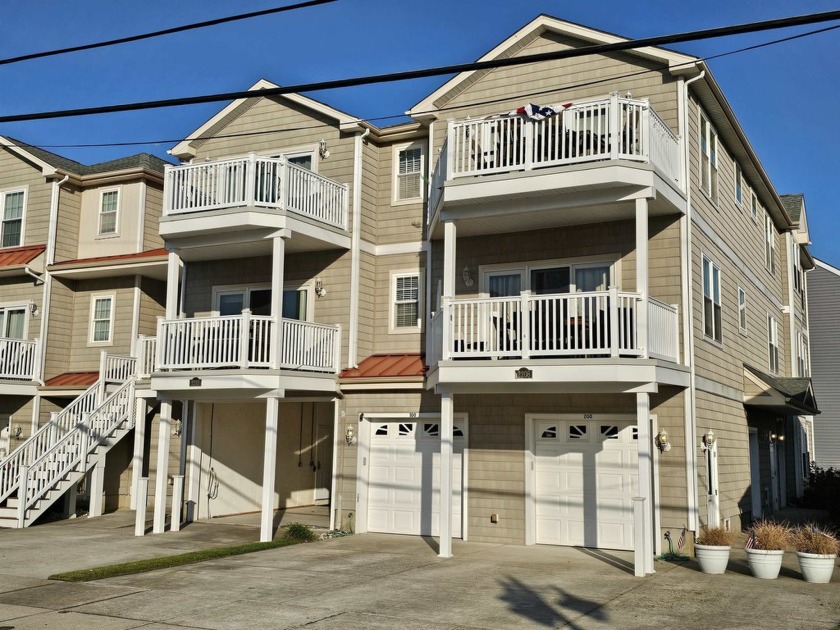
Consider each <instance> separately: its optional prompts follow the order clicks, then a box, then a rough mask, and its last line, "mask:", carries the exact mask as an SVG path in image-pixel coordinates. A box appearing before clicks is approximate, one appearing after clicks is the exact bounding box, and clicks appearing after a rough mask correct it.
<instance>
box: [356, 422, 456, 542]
mask: <svg viewBox="0 0 840 630" xmlns="http://www.w3.org/2000/svg"><path fill="white" fill-rule="evenodd" d="M370 433H371V435H370V467H369V468H370V473H369V475H370V476H369V479H368V522H367V528H368V531H371V532H383V533H388V534H415V535H420V536H437V535H438V534H439V529H440V424H439V422H438V421H437V420H433V421H425V422H424V421H418V422H382V421H379V420H373V421H371V431H370ZM465 445H466V425H465V424H464V423H463V422H458V421H456V422H455V426H454V443H453V457H452V460H453V461H452V468H453V470H452V486H453V491H452V535H453V536H454V537H455V538H460V537H461V536H462V531H463V529H462V526H461V525H462V514H463V509H462V498H463V487H464V465H463V463H464V447H465Z"/></svg>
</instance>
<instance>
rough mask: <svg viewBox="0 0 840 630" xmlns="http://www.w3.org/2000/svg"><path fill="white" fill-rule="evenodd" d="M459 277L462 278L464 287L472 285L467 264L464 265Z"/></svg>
mask: <svg viewBox="0 0 840 630" xmlns="http://www.w3.org/2000/svg"><path fill="white" fill-rule="evenodd" d="M461 277H462V278H463V280H464V286H465V287H471V286H472V285H473V279H472V275H471V274H470V268H469V265H465V266H464V270H463V271H462V272H461Z"/></svg>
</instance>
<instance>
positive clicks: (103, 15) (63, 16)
mask: <svg viewBox="0 0 840 630" xmlns="http://www.w3.org/2000/svg"><path fill="white" fill-rule="evenodd" d="M292 1H293V0H287V2H286V3H289V4H291V3H292ZM282 3H283V0H250V1H247V2H246V1H240V2H230V1H227V2H225V1H223V0H180V1H179V2H172V1H171V0H146V1H144V2H116V1H114V0H75V1H74V2H67V1H66V0H39V1H38V2H32V1H31V0H5V1H4V3H3V4H4V6H3V13H2V15H0V27H2V32H3V38H2V40H0V57H3V58H5V57H10V56H14V55H19V54H24V53H28V52H36V51H41V50H48V49H52V48H59V47H64V46H71V45H77V44H83V43H87V42H92V41H99V40H103V39H111V38H115V37H121V36H125V35H131V34H135V33H139V32H145V31H149V30H157V29H162V28H168V27H171V26H175V25H179V24H185V23H189V22H195V21H200V20H206V19H211V18H214V17H220V16H225V15H231V14H234V13H241V12H245V11H252V10H259V9H263V8H269V7H273V6H279V5H280V4H282ZM837 8H838V6H837V4H836V3H831V2H825V1H822V0H807V1H800V2H791V1H790V0H788V1H787V2H783V1H779V0H765V1H762V2H755V1H747V0H745V1H742V2H731V0H729V1H726V2H722V1H717V0H710V1H708V2H705V3H684V2H673V0H670V1H667V2H666V1H660V0H651V1H645V0H638V1H637V2H636V3H628V2H615V1H613V0H605V1H601V2H553V1H551V0H542V1H539V2H537V1H532V0H516V1H515V2H510V0H507V1H505V2H500V1H497V0H448V1H447V0H427V1H426V2H423V3H419V4H418V3H406V2H398V1H394V0H338V1H337V2H335V3H333V4H328V5H324V6H320V7H315V8H310V9H303V10H300V11H295V12H290V13H285V14H278V15H274V16H269V17H263V18H256V19H254V20H248V21H244V22H239V23H234V24H228V25H222V26H217V27H212V28H208V29H203V30H199V31H193V32H188V33H184V34H177V35H171V36H167V37H162V38H157V39H153V40H148V41H144V42H138V43H133V44H125V45H122V46H117V47H112V48H107V49H102V50H96V51H90V52H82V53H73V54H69V55H64V56H61V57H53V58H47V59H42V60H36V61H28V62H22V63H18V64H14V65H7V66H0V86H2V87H0V112H2V113H3V114H12V113H24V112H33V111H41V110H50V109H63V108H71V107H85V106H94V105H102V104H110V103H120V102H131V101H137V100H151V99H160V98H171V97H177V96H189V95H195V94H209V93H214V92H227V91H235V90H241V89H246V88H247V87H249V86H250V85H251V84H253V83H254V82H255V81H256V80H257V79H259V78H261V77H265V78H267V79H269V80H271V81H274V82H276V83H280V84H285V85H293V84H297V83H303V82H311V81H319V80H329V79H336V78H344V77H348V76H357V75H362V74H368V73H382V72H390V71H399V70H408V69H413V68H422V67H428V66H436V65H445V64H450V63H459V62H465V61H472V60H474V59H476V58H477V57H479V56H480V55H482V54H483V53H484V52H486V51H487V50H489V49H490V48H492V47H493V46H494V45H495V44H497V43H498V42H500V41H501V40H503V39H505V38H506V37H507V36H509V35H510V34H511V33H512V32H514V31H515V30H516V29H518V28H519V27H520V26H522V25H523V24H525V23H527V22H528V21H530V20H531V19H532V18H533V17H535V16H536V15H538V14H539V13H548V14H550V15H554V16H556V17H559V18H562V19H566V20H570V21H573V22H578V23H581V24H584V25H586V26H590V27H593V28H598V29H602V30H605V31H609V32H613V33H617V34H619V35H623V36H625V37H630V38H638V37H648V36H654V35H663V34H667V33H676V32H684V31H689V30H695V29H700V28H710V27H715V26H724V25H728V24H735V23H742V22H749V21H753V20H763V19H771V18H777V17H786V16H790V15H797V14H802V13H814V12H818V11H829V10H833V9H837ZM813 28H819V27H806V28H800V29H788V30H785V31H776V32H771V33H761V34H756V35H748V36H738V37H729V38H725V39H717V40H711V41H707V42H694V43H688V44H680V45H678V46H675V47H674V48H675V49H677V50H679V51H681V52H686V53H688V54H694V55H698V56H705V55H711V54H716V53H719V52H724V51H728V50H732V49H736V48H741V47H743V46H746V45H749V44H752V43H758V42H763V41H767V40H770V39H775V38H778V37H781V36H783V35H789V34H792V33H795V32H801V31H804V30H812V29H813ZM711 68H712V71H713V73H714V75H715V77H716V79H717V80H718V82H719V83H720V84H721V86H722V88H723V90H724V93H725V94H726V96H727V98H728V99H729V102H730V104H731V105H732V107H733V109H734V111H735V113H736V114H737V116H738V118H739V120H740V122H741V125H742V126H743V127H744V129H745V131H746V133H747V136H748V137H749V138H750V140H751V142H752V144H753V146H754V148H755V150H756V152H757V153H758V155H759V157H760V158H761V160H762V162H763V164H764V167H765V168H766V169H767V171H768V172H769V174H770V177H771V178H772V180H773V182H774V183H775V185H776V188H777V190H778V191H779V193H782V194H784V193H790V192H803V193H805V197H806V204H807V209H808V218H809V221H810V228H811V236H812V239H813V241H814V244H813V247H812V252H813V253H814V254H815V255H816V256H817V257H819V258H821V259H823V260H826V261H827V262H829V263H831V264H834V265H836V266H840V238H838V237H840V213H838V212H836V199H835V195H834V190H835V181H836V180H837V175H838V166H840V164H838V155H840V152H839V151H838V146H840V115H838V114H837V111H838V107H837V102H838V101H840V30H837V31H832V32H828V33H824V34H820V35H815V36H812V37H809V38H805V39H801V40H797V41H794V42H790V43H785V44H779V45H776V46H772V47H768V48H764V49H761V50H757V51H752V52H746V53H742V54H739V55H734V56H730V57H726V58H724V59H720V60H715V61H712V62H711ZM442 81H443V79H426V80H420V81H412V82H403V83H399V84H392V85H387V86H368V87H360V88H349V89H344V90H335V91H332V92H318V93H312V94H311V96H313V97H315V98H317V99H319V100H322V101H326V102H327V103H329V104H330V105H333V106H335V107H337V108H339V109H342V110H345V111H347V112H348V113H351V114H354V115H358V116H362V117H378V116H387V115H397V114H400V113H401V112H404V111H405V110H406V109H408V108H409V107H410V106H412V105H414V104H415V103H416V102H417V101H419V100H420V99H421V98H422V97H423V96H425V95H426V94H428V93H429V92H431V91H432V90H433V89H434V88H435V87H437V86H438V85H439V84H440V83H441V82H442ZM220 107H221V105H217V104H210V105H200V106H191V107H180V108H169V109H159V110H151V111H145V112H129V113H120V114H110V115H107V116H88V117H81V118H68V119H62V120H52V121H36V122H26V123H15V124H6V125H0V135H10V136H13V137H17V138H20V139H22V140H25V141H27V142H31V143H33V144H37V145H64V144H75V143H90V142H95V143H100V142H123V141H138V140H139V141H148V140H158V139H160V140H165V139H179V138H182V137H184V136H185V135H187V134H188V133H190V132H191V131H193V130H194V129H195V128H197V127H198V126H199V125H200V124H201V123H202V122H204V121H205V120H206V119H207V118H209V117H210V116H212V115H213V114H214V113H215V112H216V111H218V109H219V108H220ZM378 124H385V122H384V121H383V122H379V123H378ZM171 146H172V143H164V144H158V145H146V146H138V147H121V148H107V149H106V148H97V149H84V150H82V149H69V148H55V149H52V150H54V151H55V152H57V153H60V154H62V155H66V156H68V157H71V158H73V159H76V160H80V161H82V162H85V163H93V162H98V161H102V160H107V159H111V158H114V157H119V156H121V155H127V154H130V153H136V152H139V151H149V152H153V153H157V154H159V155H161V156H165V151H166V149H168V148H170V147H171Z"/></svg>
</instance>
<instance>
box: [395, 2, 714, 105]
mask: <svg viewBox="0 0 840 630" xmlns="http://www.w3.org/2000/svg"><path fill="white" fill-rule="evenodd" d="M545 32H551V33H557V34H559V35H564V36H567V37H572V38H574V39H578V40H581V41H584V42H588V43H590V44H616V43H621V42H627V41H630V40H629V39H628V38H626V37H620V36H618V35H613V34H612V33H606V32H604V31H598V30H595V29H593V28H589V27H587V26H583V25H581V24H575V23H574V22H567V21H566V20H561V19H559V18H556V17H552V16H550V15H547V14H545V13H543V14H541V15H538V16H537V17H536V18H534V19H533V20H531V21H530V22H528V24H526V25H525V26H523V27H522V28H520V29H519V30H518V31H516V32H515V33H514V34H513V35H511V36H510V37H508V38H507V39H506V40H504V41H503V42H502V43H500V44H499V45H498V46H496V47H495V48H493V49H492V50H490V51H489V52H487V53H486V54H484V55H483V56H481V57H479V58H478V60H477V61H479V62H481V61H492V60H494V59H504V58H508V57H513V56H514V55H515V54H516V53H517V52H519V51H520V50H521V49H522V48H523V47H524V46H525V45H527V44H528V43H530V42H531V41H533V40H534V39H536V38H537V37H539V36H540V35H542V34H543V33H545ZM625 52H626V53H627V54H631V55H636V56H639V57H644V58H646V59H650V60H653V61H658V62H660V63H663V64H665V65H666V66H667V67H668V68H669V69H670V70H671V72H672V73H673V74H680V73H686V74H696V73H697V72H696V71H695V70H694V63H696V62H697V61H699V59H698V58H697V57H692V56H689V55H684V54H682V53H678V52H674V51H671V50H667V49H665V48H658V47H654V46H644V47H641V48H637V49H633V50H628V51H625ZM488 72H492V70H468V71H465V72H459V73H458V74H456V75H455V76H454V77H452V78H451V79H449V81H447V82H446V83H444V84H443V85H442V86H440V87H439V88H438V89H437V90H435V91H434V92H432V93H431V94H429V95H428V96H427V97H426V98H424V99H423V100H422V101H420V102H419V103H417V104H416V105H414V107H412V108H411V109H409V110H408V111H407V112H406V115H408V116H412V117H413V118H417V119H428V118H435V117H436V114H435V110H436V109H437V108H438V107H440V104H441V103H443V102H446V101H447V100H449V98H451V95H453V94H454V93H456V92H457V90H458V88H459V87H460V86H461V85H462V84H464V83H465V82H467V81H474V80H477V79H478V78H480V77H482V76H484V75H485V74H487V73H488Z"/></svg>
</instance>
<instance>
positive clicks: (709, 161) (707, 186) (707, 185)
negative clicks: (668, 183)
mask: <svg viewBox="0 0 840 630" xmlns="http://www.w3.org/2000/svg"><path fill="white" fill-rule="evenodd" d="M717 154H718V146H717V133H715V130H714V129H712V126H711V125H710V124H709V121H708V120H706V117H705V116H703V115H702V114H701V115H700V188H702V189H703V191H704V192H705V193H706V194H707V195H709V197H711V199H712V201H714V202H715V203H717V198H718V195H717V186H718V182H717V175H718V173H717V171H718V166H717Z"/></svg>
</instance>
